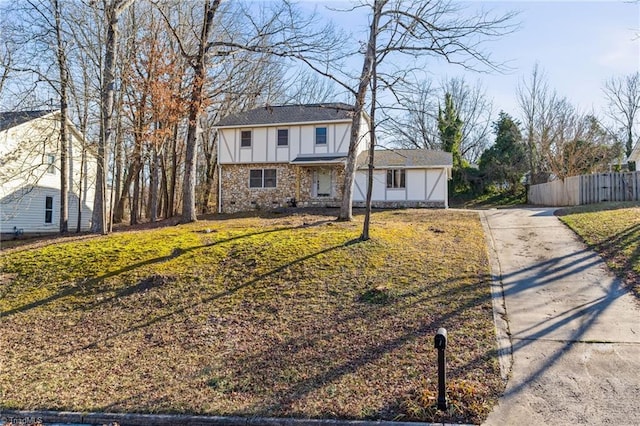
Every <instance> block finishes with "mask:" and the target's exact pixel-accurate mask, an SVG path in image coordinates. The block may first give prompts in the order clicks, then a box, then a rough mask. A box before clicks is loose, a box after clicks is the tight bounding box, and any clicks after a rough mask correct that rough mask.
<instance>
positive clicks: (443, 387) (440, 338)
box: [433, 328, 447, 411]
mask: <svg viewBox="0 0 640 426" xmlns="http://www.w3.org/2000/svg"><path fill="white" fill-rule="evenodd" d="M433 341H434V346H435V348H436V349H437V350H438V410H442V411H445V410H446V409H447V372H446V357H445V353H444V351H445V349H446V347H447V330H446V329H444V328H439V329H438V332H437V333H436V336H435V338H434V339H433Z"/></svg>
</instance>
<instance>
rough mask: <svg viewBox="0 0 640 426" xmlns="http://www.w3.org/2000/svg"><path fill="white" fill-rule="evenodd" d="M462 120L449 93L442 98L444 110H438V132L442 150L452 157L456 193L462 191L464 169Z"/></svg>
mask: <svg viewBox="0 0 640 426" xmlns="http://www.w3.org/2000/svg"><path fill="white" fill-rule="evenodd" d="M462 124H463V122H462V120H461V119H460V115H459V114H458V111H456V108H455V105H454V104H453V97H452V96H451V93H446V94H445V96H444V110H443V109H442V107H439V108H438V132H439V133H440V142H441V146H442V150H443V151H446V152H450V153H451V155H452V157H453V188H454V190H456V191H460V190H464V189H466V188H465V183H464V178H463V176H464V173H463V172H464V170H463V169H464V168H465V166H466V165H465V164H463V160H462V154H461V153H460V144H461V143H462Z"/></svg>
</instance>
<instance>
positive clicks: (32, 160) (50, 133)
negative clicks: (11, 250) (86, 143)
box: [0, 110, 97, 238]
mask: <svg viewBox="0 0 640 426" xmlns="http://www.w3.org/2000/svg"><path fill="white" fill-rule="evenodd" d="M68 129H69V132H68V137H69V144H68V147H67V158H68V164H69V166H68V183H69V194H68V206H69V231H71V232H73V231H75V230H76V229H77V225H78V218H80V224H81V230H82V231H87V230H89V228H90V225H91V214H92V207H91V206H92V205H93V197H94V180H95V176H96V165H97V163H96V159H95V156H94V155H92V154H89V152H88V150H87V149H83V139H84V138H83V136H82V135H81V134H80V133H79V132H78V130H77V129H76V128H75V127H74V126H73V125H72V124H71V123H69V124H68ZM59 144H60V112H59V111H50V110H46V111H21V112H4V113H0V234H1V235H2V236H3V237H4V238H7V237H9V236H12V235H16V234H22V233H24V234H48V233H56V232H59V230H60V148H59Z"/></svg>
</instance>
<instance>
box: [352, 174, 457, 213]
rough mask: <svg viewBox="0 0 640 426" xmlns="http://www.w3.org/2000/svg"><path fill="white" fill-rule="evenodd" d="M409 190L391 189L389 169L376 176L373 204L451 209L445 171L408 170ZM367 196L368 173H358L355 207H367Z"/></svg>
mask: <svg viewBox="0 0 640 426" xmlns="http://www.w3.org/2000/svg"><path fill="white" fill-rule="evenodd" d="M405 173H406V188H402V189H400V188H393V189H392V188H387V170H386V169H380V170H375V171H374V174H373V191H372V197H371V198H372V202H373V203H374V205H376V206H378V207H405V206H406V207H448V192H447V191H448V189H447V171H446V169H445V168H435V169H405ZM366 194H367V171H366V170H358V171H357V172H356V182H355V188H354V193H353V201H354V205H363V204H364V202H365V201H366Z"/></svg>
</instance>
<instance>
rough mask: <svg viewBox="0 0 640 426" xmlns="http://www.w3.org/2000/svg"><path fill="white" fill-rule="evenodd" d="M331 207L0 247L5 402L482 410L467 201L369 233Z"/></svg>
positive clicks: (225, 411)
mask: <svg viewBox="0 0 640 426" xmlns="http://www.w3.org/2000/svg"><path fill="white" fill-rule="evenodd" d="M331 219H332V218H331V217H322V216H309V215H306V216H303V215H291V216H284V217H280V218H270V219H269V218H236V219H225V220H212V221H201V222H197V223H195V224H190V225H180V226H172V227H166V228H161V229H154V230H146V231H139V232H125V233H117V234H111V235H109V236H105V237H95V238H86V239H81V240H77V241H69V242H64V241H63V242H59V243H53V242H52V244H47V245H44V246H40V247H35V248H23V249H20V248H18V249H13V250H9V251H5V252H4V253H2V254H1V256H2V257H1V261H2V268H3V275H4V279H3V280H2V281H0V366H2V368H1V369H0V401H1V402H0V404H1V407H2V408H16V409H57V410H75V411H110V412H151V413H194V414H216V415H267V416H294V417H312V418H317V417H329V418H348V419H404V420H423V421H461V422H475V423H479V422H481V421H482V420H483V419H484V418H485V417H486V415H487V414H488V412H489V411H490V409H491V407H492V405H493V404H494V403H495V401H496V399H497V396H498V395H499V394H500V392H501V391H502V386H503V384H502V383H501V381H500V378H499V377H500V375H499V367H498V363H497V359H496V351H495V336H494V331H493V320H492V309H491V298H490V293H489V284H488V280H489V276H488V273H489V271H488V262H487V254H486V249H485V245H484V238H483V233H482V228H481V226H480V223H479V220H478V217H477V214H475V213H465V212H453V211H447V212H445V211H430V210H427V211H425V210H422V211H418V210H406V211H397V212H379V213H376V214H375V215H374V216H373V226H372V240H370V241H367V242H355V239H356V238H357V237H358V235H359V232H360V226H361V224H360V222H359V220H356V222H353V223H337V222H333V221H332V220H331ZM438 327H446V328H447V329H448V331H449V346H448V360H449V378H450V380H451V389H452V392H453V393H452V395H451V406H452V409H451V410H450V411H449V412H448V413H442V412H439V411H437V410H435V409H434V408H433V406H434V404H435V400H433V399H432V398H433V396H434V395H435V390H436V382H437V369H436V351H435V349H433V336H434V334H435V331H436V330H437V328H438Z"/></svg>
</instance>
